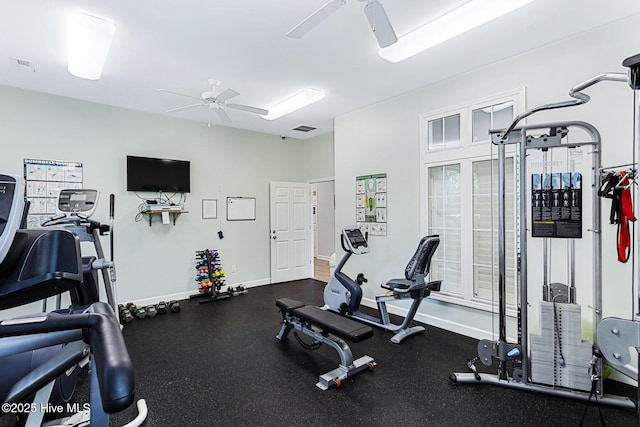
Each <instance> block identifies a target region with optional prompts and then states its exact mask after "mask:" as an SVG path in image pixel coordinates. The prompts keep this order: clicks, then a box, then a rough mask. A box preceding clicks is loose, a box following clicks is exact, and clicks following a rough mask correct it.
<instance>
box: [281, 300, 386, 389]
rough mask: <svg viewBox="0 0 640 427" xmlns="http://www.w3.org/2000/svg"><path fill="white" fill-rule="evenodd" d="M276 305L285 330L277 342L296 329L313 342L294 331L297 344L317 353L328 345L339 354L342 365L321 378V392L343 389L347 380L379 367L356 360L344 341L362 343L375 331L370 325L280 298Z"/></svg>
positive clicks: (369, 359) (365, 359) (367, 357)
mask: <svg viewBox="0 0 640 427" xmlns="http://www.w3.org/2000/svg"><path fill="white" fill-rule="evenodd" d="M276 306H277V307H278V308H279V309H280V312H281V313H282V322H281V323H282V327H281V328H280V332H279V333H278V335H277V336H276V338H277V339H279V340H280V341H284V340H286V338H287V337H288V335H289V332H291V330H292V329H295V330H297V331H300V332H302V333H304V334H306V335H308V336H310V337H312V338H313V339H314V341H313V342H312V343H310V344H308V343H305V342H304V341H302V339H301V338H300V337H299V336H298V335H297V334H296V333H295V332H294V336H295V337H296V339H297V340H298V342H299V343H300V344H301V345H302V346H303V347H305V348H306V349H308V350H315V349H317V348H319V347H320V346H321V345H322V344H327V345H329V346H331V347H332V348H334V349H335V350H336V351H337V352H338V354H339V355H340V366H338V367H337V368H336V369H334V370H332V371H330V372H327V373H326V374H323V375H320V379H319V381H318V383H317V384H316V386H318V387H319V388H321V389H322V390H326V389H328V388H329V387H330V386H332V385H335V386H337V387H340V385H341V384H342V381H343V380H344V379H346V378H348V377H351V376H353V375H355V374H357V373H358V372H361V371H363V370H365V369H373V368H374V367H375V366H376V363H375V361H374V360H373V359H372V358H371V357H369V356H366V355H365V356H362V357H360V358H358V359H356V360H353V354H352V353H351V349H350V348H349V346H348V344H347V343H346V342H345V340H346V341H350V342H360V341H363V340H366V339H368V338H371V337H372V336H373V329H371V328H370V327H369V326H367V325H363V324H361V323H358V322H355V321H353V320H350V319H348V318H346V317H342V316H339V315H337V314H335V313H332V312H330V311H326V310H322V309H321V308H318V307H314V306H309V305H305V304H304V303H303V302H300V301H296V300H293V299H289V298H280V299H277V300H276Z"/></svg>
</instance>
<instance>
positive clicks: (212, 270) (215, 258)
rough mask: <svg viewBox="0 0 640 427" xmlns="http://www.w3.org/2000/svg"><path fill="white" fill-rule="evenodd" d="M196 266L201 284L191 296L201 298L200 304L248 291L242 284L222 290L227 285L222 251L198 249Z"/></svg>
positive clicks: (197, 280) (198, 281) (196, 278)
mask: <svg viewBox="0 0 640 427" xmlns="http://www.w3.org/2000/svg"><path fill="white" fill-rule="evenodd" d="M195 268H196V270H197V271H198V272H197V273H196V277H195V281H196V282H197V283H199V284H200V288H199V289H198V293H197V294H195V295H191V296H190V298H191V299H195V298H197V299H199V300H200V301H198V302H199V303H200V304H205V303H208V302H214V301H218V300H221V299H226V298H230V297H233V296H238V295H242V294H246V293H247V290H246V289H245V288H244V287H243V286H241V285H239V286H236V287H235V288H232V287H228V288H227V290H226V291H224V292H222V291H221V289H222V287H223V286H224V285H225V276H224V270H223V269H222V265H221V263H220V253H219V252H218V251H217V250H216V249H205V250H202V251H196V265H195Z"/></svg>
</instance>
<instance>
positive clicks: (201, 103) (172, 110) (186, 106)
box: [167, 102, 206, 113]
mask: <svg viewBox="0 0 640 427" xmlns="http://www.w3.org/2000/svg"><path fill="white" fill-rule="evenodd" d="M201 105H206V104H205V103H203V102H199V103H197V104H189V105H183V106H182V107H177V108H172V109H170V110H167V113H173V112H174V111H180V110H186V109H187V108H193V107H200V106H201Z"/></svg>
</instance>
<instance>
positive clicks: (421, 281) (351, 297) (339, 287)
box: [323, 227, 442, 344]
mask: <svg viewBox="0 0 640 427" xmlns="http://www.w3.org/2000/svg"><path fill="white" fill-rule="evenodd" d="M340 243H341V245H342V249H344V251H345V252H346V253H345V254H344V256H343V257H342V259H341V260H340V262H339V263H338V265H337V267H336V270H335V272H334V273H333V275H332V276H331V279H330V280H329V283H327V285H326V286H325V288H324V303H325V305H324V307H323V308H325V309H329V310H331V311H335V312H337V313H340V314H342V315H344V316H347V317H350V318H352V319H354V320H358V321H360V322H363V323H366V324H369V325H372V326H377V327H380V328H382V329H385V330H387V331H390V332H394V333H395V335H394V336H393V337H392V338H391V342H393V343H395V344H398V343H400V341H402V340H403V339H404V338H406V337H408V336H409V335H413V334H415V333H418V332H422V331H424V327H422V326H413V327H409V325H410V324H411V322H412V321H413V317H414V316H415V314H416V312H417V311H418V307H419V306H420V303H421V302H422V299H423V298H425V297H428V296H429V295H430V294H431V292H432V291H436V292H437V291H439V290H440V286H441V284H442V281H441V280H437V281H432V282H427V276H428V275H429V268H430V266H431V258H432V257H433V254H434V253H435V251H436V249H437V247H438V245H439V244H440V237H439V236H438V235H431V236H425V237H423V238H422V239H421V240H420V243H419V244H418V248H417V249H416V252H415V253H414V254H413V256H412V257H411V259H410V260H409V263H408V264H407V267H406V268H405V272H404V273H405V274H404V278H399V279H392V280H389V281H387V282H386V283H383V284H381V285H380V286H381V287H382V288H384V289H387V290H388V291H389V292H387V293H386V294H384V295H379V296H376V303H377V305H378V312H379V316H380V317H374V316H370V315H368V314H365V313H363V312H361V311H360V302H361V301H362V289H361V286H362V284H363V283H366V282H367V279H366V278H365V277H364V275H363V274H362V273H360V274H358V276H357V278H356V280H355V281H354V280H353V279H352V278H350V277H349V276H347V275H346V274H345V273H343V272H342V268H343V267H344V265H345V264H346V262H347V261H348V260H349V258H350V257H351V255H362V254H366V253H369V251H370V248H369V245H368V244H367V239H366V237H365V236H364V235H363V234H362V231H361V229H360V228H359V227H344V228H343V229H342V233H341V234H340ZM403 299H411V300H413V301H412V303H411V306H410V308H409V311H408V312H407V315H406V316H405V318H404V321H403V322H402V324H400V325H396V324H394V323H391V320H390V319H389V313H388V312H387V305H386V303H387V301H395V300H403Z"/></svg>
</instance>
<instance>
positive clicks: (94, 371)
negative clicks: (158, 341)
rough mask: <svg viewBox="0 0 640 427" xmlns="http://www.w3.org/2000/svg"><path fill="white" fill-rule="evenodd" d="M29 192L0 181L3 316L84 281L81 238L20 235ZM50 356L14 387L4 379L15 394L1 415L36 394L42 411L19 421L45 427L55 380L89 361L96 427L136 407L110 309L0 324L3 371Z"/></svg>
mask: <svg viewBox="0 0 640 427" xmlns="http://www.w3.org/2000/svg"><path fill="white" fill-rule="evenodd" d="M23 191H24V180H23V179H22V177H19V176H8V175H0V249H2V252H1V253H0V309H6V308H12V307H17V306H21V305H24V304H28V303H31V302H35V301H38V300H41V299H45V298H49V297H52V296H58V295H59V294H60V293H62V292H66V291H70V290H73V289H74V288H77V287H78V286H79V285H80V284H81V283H82V280H83V273H82V262H81V255H80V244H79V238H78V236H77V235H75V234H74V233H71V232H70V231H68V230H59V229H55V230H53V229H38V230H20V229H18V227H19V225H20V224H19V223H20V221H15V218H18V217H19V218H22V217H23V216H24V215H23V206H24V200H23V198H22V195H23V194H24V193H23ZM16 195H19V197H16ZM12 218H14V219H12ZM7 248H8V249H7ZM44 349H47V350H45V351H47V352H48V354H46V356H45V357H43V358H42V361H41V363H39V364H38V365H37V366H35V365H23V366H26V372H24V373H23V374H22V375H21V376H20V378H13V379H12V380H11V382H10V383H8V384H5V380H6V379H7V378H8V376H7V375H4V374H3V378H2V380H3V384H2V385H3V386H8V387H9V390H8V391H7V392H6V394H4V396H3V397H2V401H3V403H7V404H9V406H6V405H3V410H5V408H7V409H9V410H10V409H11V408H14V407H17V406H15V404H17V403H20V402H23V401H24V400H25V399H28V398H30V397H31V396H33V395H34V394H35V397H34V398H33V401H32V402H33V405H35V406H32V407H33V408H36V410H35V411H34V412H31V413H29V414H26V413H23V414H21V415H23V416H26V415H28V420H27V423H28V425H40V424H41V422H42V418H43V417H44V415H45V412H46V411H45V410H43V409H42V408H46V407H47V405H48V404H50V403H51V401H50V395H51V392H52V390H53V388H54V385H55V384H56V379H57V378H62V377H63V376H65V375H66V374H65V372H68V371H70V370H73V368H74V367H76V366H77V365H78V363H82V362H84V361H87V360H88V363H90V365H91V369H90V371H91V385H90V387H91V391H90V402H89V403H90V406H91V425H94V426H108V424H109V417H108V414H109V413H114V412H118V411H121V410H123V409H125V408H126V407H128V406H129V405H130V404H131V402H132V401H133V399H134V379H133V369H132V365H131V361H130V359H129V355H128V352H127V349H126V346H125V343H124V338H123V337H122V333H121V331H120V325H119V323H118V321H117V317H116V314H115V313H114V312H113V310H112V308H111V307H110V306H109V305H107V304H105V303H100V302H96V303H93V304H91V305H90V306H88V307H87V306H72V307H70V308H69V309H66V310H60V311H57V312H52V313H37V314H34V315H31V316H25V317H20V318H17V319H9V320H3V321H0V357H1V358H2V361H1V362H0V363H1V364H2V366H3V371H5V370H6V369H7V368H9V366H8V365H7V364H6V363H5V362H6V360H7V358H12V357H19V358H20V357H22V358H23V359H31V358H33V355H34V354H35V353H36V352H39V351H42V350H44ZM20 363H21V364H22V362H20ZM71 391H72V390H71ZM12 404H14V405H13V406H12ZM14 413H15V411H14Z"/></svg>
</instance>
